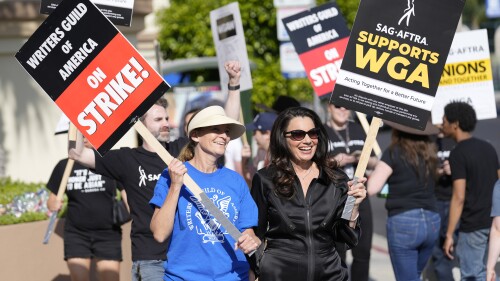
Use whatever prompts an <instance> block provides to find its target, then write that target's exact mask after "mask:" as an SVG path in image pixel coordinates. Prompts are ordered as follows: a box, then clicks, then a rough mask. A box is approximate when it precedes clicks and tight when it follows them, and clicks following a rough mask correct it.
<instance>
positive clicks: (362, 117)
mask: <svg viewBox="0 0 500 281" xmlns="http://www.w3.org/2000/svg"><path fill="white" fill-rule="evenodd" d="M356 116H357V117H358V120H359V122H360V123H361V126H362V127H363V129H364V130H365V134H368V130H369V127H370V124H368V120H367V119H366V114H364V113H362V112H357V111H356ZM373 152H375V155H377V157H381V156H382V149H380V146H379V145H378V142H377V141H376V140H375V142H374V143H373Z"/></svg>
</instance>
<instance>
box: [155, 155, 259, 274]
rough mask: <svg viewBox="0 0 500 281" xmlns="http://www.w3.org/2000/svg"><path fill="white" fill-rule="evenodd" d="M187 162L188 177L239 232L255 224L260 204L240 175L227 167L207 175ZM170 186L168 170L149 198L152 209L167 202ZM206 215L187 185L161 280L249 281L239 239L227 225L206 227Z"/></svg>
mask: <svg viewBox="0 0 500 281" xmlns="http://www.w3.org/2000/svg"><path fill="white" fill-rule="evenodd" d="M184 164H185V165H186V168H187V170H188V174H189V176H191V178H193V180H194V181H195V182H196V183H197V184H198V185H199V186H200V188H201V189H202V190H203V191H204V192H205V193H206V194H207V196H208V197H209V198H211V199H212V201H213V202H214V204H215V205H216V206H217V207H219V209H220V210H221V211H222V212H223V213H224V214H225V215H226V216H227V217H228V219H229V220H230V221H231V222H232V223H233V224H234V225H235V226H236V227H237V228H238V229H239V230H240V231H244V230H245V229H248V228H251V227H254V226H256V225H257V205H256V204H255V202H254V201H253V199H252V196H251V195H250V191H249V189H248V186H247V184H246V182H245V180H244V179H243V178H242V177H241V176H240V175H239V174H238V173H236V172H234V171H232V170H229V169H227V168H224V167H223V168H220V169H217V171H215V172H214V173H211V174H206V173H202V172H200V171H198V170H196V169H195V168H194V167H193V166H191V164H189V162H185V163H184ZM169 185H170V176H169V174H168V168H167V169H165V170H164V171H163V173H162V174H161V177H160V179H159V180H158V182H157V183H156V187H155V191H154V195H153V198H152V199H151V201H150V202H149V204H150V205H151V206H152V207H158V208H159V207H161V206H162V205H163V203H164V201H165V198H166V196H167V194H168V190H169ZM200 208H201V210H200ZM208 216H209V215H207V211H205V210H204V208H203V206H201V204H197V200H196V198H195V197H194V196H193V195H192V194H191V192H189V190H188V189H187V188H186V186H183V187H182V190H181V192H180V195H179V202H178V204H177V211H176V215H175V219H174V228H173V231H172V235H171V237H170V239H171V242H170V245H169V247H168V249H167V260H166V261H165V263H164V268H165V275H164V277H163V280H197V281H198V280H200V281H201V280H248V271H249V265H248V263H247V260H246V258H245V255H244V253H243V252H242V251H241V250H239V249H238V250H236V251H235V250H234V243H235V240H234V239H233V238H232V237H231V236H229V235H228V234H227V232H226V231H225V230H224V228H220V227H218V228H217V229H212V228H211V227H210V226H209V225H208V223H207V219H208ZM224 234H225V235H224Z"/></svg>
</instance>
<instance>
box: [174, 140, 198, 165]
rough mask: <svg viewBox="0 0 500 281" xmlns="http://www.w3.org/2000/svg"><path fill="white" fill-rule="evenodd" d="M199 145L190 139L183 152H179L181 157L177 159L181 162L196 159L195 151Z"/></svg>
mask: <svg viewBox="0 0 500 281" xmlns="http://www.w3.org/2000/svg"><path fill="white" fill-rule="evenodd" d="M196 145H197V143H196V142H195V141H194V140H192V139H189V142H188V143H187V144H186V145H184V147H183V148H182V149H181V152H179V157H177V158H178V159H179V160H181V161H182V162H186V161H189V160H191V159H193V158H194V149H195V147H196Z"/></svg>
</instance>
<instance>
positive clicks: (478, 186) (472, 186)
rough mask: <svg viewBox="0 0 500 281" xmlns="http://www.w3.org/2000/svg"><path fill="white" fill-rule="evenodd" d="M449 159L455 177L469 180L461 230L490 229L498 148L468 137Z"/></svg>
mask: <svg viewBox="0 0 500 281" xmlns="http://www.w3.org/2000/svg"><path fill="white" fill-rule="evenodd" d="M449 161H450V165H451V166H450V168H451V177H452V179H453V180H457V179H465V180H466V187H465V201H464V208H463V211H462V216H461V217H460V226H459V230H460V231H462V232H472V231H476V230H479V229H485V228H490V226H491V217H490V212H491V197H492V196H493V187H494V186H495V182H496V181H497V180H498V173H497V171H498V168H499V164H498V157H497V153H496V150H495V148H493V146H492V145H491V144H490V143H488V142H486V141H483V140H480V139H477V138H469V139H466V140H463V141H461V142H459V143H458V144H457V145H456V147H455V149H453V150H452V151H451V153H450V160H449Z"/></svg>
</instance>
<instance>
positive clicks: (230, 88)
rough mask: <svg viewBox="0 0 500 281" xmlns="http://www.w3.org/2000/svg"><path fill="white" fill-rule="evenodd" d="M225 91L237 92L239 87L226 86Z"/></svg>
mask: <svg viewBox="0 0 500 281" xmlns="http://www.w3.org/2000/svg"><path fill="white" fill-rule="evenodd" d="M227 89H228V90H229V91H237V90H239V89H240V85H239V84H238V85H236V86H231V85H229V84H227Z"/></svg>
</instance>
